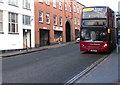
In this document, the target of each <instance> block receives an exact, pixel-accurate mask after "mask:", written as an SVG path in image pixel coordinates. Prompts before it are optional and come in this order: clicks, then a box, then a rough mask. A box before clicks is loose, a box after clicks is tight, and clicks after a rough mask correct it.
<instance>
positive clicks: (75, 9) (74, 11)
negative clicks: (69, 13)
mask: <svg viewBox="0 0 120 85" xmlns="http://www.w3.org/2000/svg"><path fill="white" fill-rule="evenodd" d="M74 12H75V13H76V5H74Z"/></svg>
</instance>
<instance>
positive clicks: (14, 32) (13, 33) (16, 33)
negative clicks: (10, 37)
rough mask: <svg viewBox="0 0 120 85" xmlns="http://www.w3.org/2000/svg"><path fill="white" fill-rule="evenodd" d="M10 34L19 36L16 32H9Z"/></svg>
mask: <svg viewBox="0 0 120 85" xmlns="http://www.w3.org/2000/svg"><path fill="white" fill-rule="evenodd" d="M8 34H15V35H19V33H17V32H16V33H15V32H9V33H8Z"/></svg>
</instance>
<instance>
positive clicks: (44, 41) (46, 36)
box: [40, 29, 50, 46]
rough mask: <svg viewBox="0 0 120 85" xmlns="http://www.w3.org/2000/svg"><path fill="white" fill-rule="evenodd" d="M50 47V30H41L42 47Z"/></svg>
mask: <svg viewBox="0 0 120 85" xmlns="http://www.w3.org/2000/svg"><path fill="white" fill-rule="evenodd" d="M46 45H50V39H49V30H44V29H40V46H46Z"/></svg>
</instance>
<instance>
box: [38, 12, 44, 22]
mask: <svg viewBox="0 0 120 85" xmlns="http://www.w3.org/2000/svg"><path fill="white" fill-rule="evenodd" d="M39 22H43V11H39Z"/></svg>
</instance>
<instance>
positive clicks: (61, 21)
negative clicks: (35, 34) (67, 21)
mask: <svg viewBox="0 0 120 85" xmlns="http://www.w3.org/2000/svg"><path fill="white" fill-rule="evenodd" d="M62 23H63V20H62V17H60V26H63V24H62Z"/></svg>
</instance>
